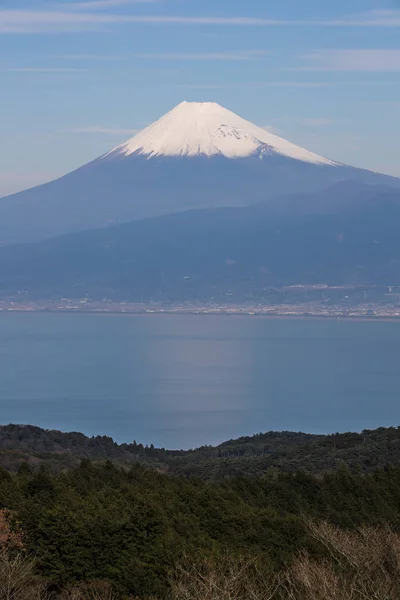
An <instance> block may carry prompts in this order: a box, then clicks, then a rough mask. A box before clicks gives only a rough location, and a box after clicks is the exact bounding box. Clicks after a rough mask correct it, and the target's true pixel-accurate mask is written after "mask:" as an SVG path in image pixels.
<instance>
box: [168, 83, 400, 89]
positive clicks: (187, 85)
mask: <svg viewBox="0 0 400 600" xmlns="http://www.w3.org/2000/svg"><path fill="white" fill-rule="evenodd" d="M243 85H245V86H246V88H250V87H251V88H268V87H276V88H299V89H301V88H305V89H307V88H310V89H313V88H334V87H338V86H392V85H397V83H396V82H395V81H267V82H265V81H246V82H245V83H243V82H239V81H237V82H225V83H180V84H178V87H180V88H187V89H194V90H202V89H204V90H213V89H215V90H218V89H225V88H237V87H242V86H243Z"/></svg>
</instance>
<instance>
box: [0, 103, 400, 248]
mask: <svg viewBox="0 0 400 600" xmlns="http://www.w3.org/2000/svg"><path fill="white" fill-rule="evenodd" d="M348 180H353V181H356V182H357V181H358V182H364V183H368V184H379V185H381V184H382V185H384V184H387V185H390V186H394V187H400V180H398V179H395V178H392V177H389V176H385V175H380V174H377V173H372V172H369V171H364V170H362V169H354V168H351V167H347V166H344V165H341V164H338V163H334V162H332V161H329V160H328V159H324V158H322V157H319V156H317V155H315V154H312V153H310V152H308V151H307V150H304V149H302V148H299V147H297V146H295V145H293V144H290V143H289V142H286V141H285V140H282V139H281V138H279V137H277V136H274V135H272V134H270V133H268V132H266V131H264V130H263V129H260V128H258V127H256V126H255V125H252V124H251V123H249V122H248V121H245V120H243V119H241V118H240V117H238V116H237V115H235V114H234V113H231V112H230V111H228V110H226V109H224V108H222V107H220V106H218V105H214V104H213V103H200V104H199V103H184V104H183V105H179V106H178V107H176V108H175V109H174V110H173V111H171V112H170V113H168V114H167V115H165V116H164V117H162V118H161V119H160V120H159V121H157V122H156V123H155V124H153V125H151V126H150V127H148V128H147V129H145V130H144V131H143V132H142V133H140V134H138V135H137V136H135V137H134V138H133V139H132V140H129V141H128V142H127V143H126V144H123V145H122V146H120V147H118V148H116V149H114V150H112V151H111V152H109V153H107V154H106V155H104V156H102V157H100V158H99V159H97V160H95V161H93V162H91V163H89V164H87V165H84V166H83V167H81V168H79V169H77V170H76V171H74V172H72V173H69V174H68V175H65V176H64V177H61V178H60V179H57V180H55V181H53V182H50V183H47V184H45V185H41V186H38V187H36V188H32V189H30V190H26V191H24V192H20V193H18V194H14V195H12V196H8V197H6V198H3V199H1V200H0V244H8V243H14V242H26V241H37V240H43V239H45V238H48V237H52V236H55V235H59V234H63V233H69V232H73V231H83V230H85V229H92V228H101V227H106V226H107V225H111V224H117V223H125V222H129V221H133V220H138V219H144V218H149V217H154V216H159V215H165V214H169V213H173V212H180V211H186V210H191V209H202V208H218V207H234V206H249V205H252V204H256V203H260V202H266V201H269V202H275V203H276V202H279V199H277V198H278V196H283V195H286V194H293V193H296V194H298V193H305V194H309V193H313V192H315V191H318V190H322V189H324V188H325V187H327V186H328V185H330V184H333V183H336V182H344V181H348ZM344 194H345V192H344Z"/></svg>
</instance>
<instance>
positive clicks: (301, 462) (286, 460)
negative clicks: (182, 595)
mask: <svg viewBox="0 0 400 600" xmlns="http://www.w3.org/2000/svg"><path fill="white" fill-rule="evenodd" d="M81 458H89V459H91V460H93V461H105V460H107V459H109V460H112V461H114V462H116V463H118V464H121V465H124V466H126V467H130V466H132V464H133V463H136V462H139V463H145V464H148V465H151V466H153V467H154V468H156V469H159V470H161V471H163V472H169V473H171V474H177V475H179V474H180V475H184V476H185V477H190V476H196V477H200V478H203V479H220V478H224V477H226V476H235V475H246V476H260V475H263V474H265V473H267V472H268V471H269V470H270V469H271V468H278V469H280V470H283V471H288V472H294V471H296V470H298V469H302V470H304V471H307V472H310V473H315V474H318V473H323V472H325V471H329V470H332V469H335V468H336V467H338V466H340V465H341V464H342V463H344V464H346V465H347V466H348V467H350V468H357V469H360V470H361V471H364V472H369V471H371V470H373V469H376V468H382V467H384V466H385V465H387V464H398V463H400V428H399V427H389V428H384V427H381V428H379V429H375V430H365V431H363V432H361V433H336V434H332V435H312V434H306V433H293V432H267V433H260V434H257V435H255V436H252V437H242V438H239V439H236V440H230V441H227V442H224V443H222V444H220V445H219V446H216V447H213V446H204V447H202V448H198V449H195V450H189V451H183V450H166V449H164V448H154V446H152V445H151V446H143V445H142V444H140V443H136V442H133V443H131V444H117V443H116V442H114V441H113V439H112V438H110V437H107V436H97V437H91V438H89V437H87V436H85V435H83V434H82V433H76V432H74V433H63V432H60V431H49V430H44V429H41V428H39V427H34V426H31V425H26V426H23V425H6V426H2V427H0V465H2V466H3V467H4V468H6V469H8V470H11V471H17V470H18V468H19V466H20V465H21V463H24V462H27V463H29V464H30V465H31V466H33V467H37V466H38V465H46V466H48V467H49V468H50V469H51V470H53V471H57V472H60V471H62V470H64V469H65V468H70V467H74V466H76V465H77V464H78V463H79V460H80V459H81Z"/></svg>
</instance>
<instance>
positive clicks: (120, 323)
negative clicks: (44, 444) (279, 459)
mask: <svg viewBox="0 0 400 600" xmlns="http://www.w3.org/2000/svg"><path fill="white" fill-rule="evenodd" d="M10 422H12V423H25V424H27V423H29V424H34V425H39V426H41V427H45V428H50V429H60V430H63V431H81V432H83V433H86V434H88V435H98V434H100V435H109V436H112V437H113V438H114V439H115V440H117V441H118V442H129V441H132V440H134V439H135V440H136V441H137V442H142V443H145V444H146V443H147V444H150V443H153V444H154V445H155V446H158V447H167V448H189V447H196V446H199V445H202V444H216V443H218V442H221V441H224V440H227V439H230V438H234V437H239V436H242V435H252V434H254V433H258V432H261V431H262V432H264V431H269V430H291V431H300V430H301V431H306V432H318V433H321V432H323V433H328V432H336V431H349V430H352V431H360V430H362V429H364V428H374V427H378V426H389V425H394V426H397V425H400V321H379V320H370V321H364V320H341V319H311V318H310V319H308V318H307V319H291V318H260V317H252V316H249V317H245V316H237V317H236V316H225V315H166V314H152V315H149V316H136V315H122V316H121V315H116V316H114V315H105V314H82V313H80V314H65V313H10V312H4V313H0V423H1V424H7V423H10Z"/></svg>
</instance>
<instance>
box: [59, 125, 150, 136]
mask: <svg viewBox="0 0 400 600" xmlns="http://www.w3.org/2000/svg"><path fill="white" fill-rule="evenodd" d="M139 131H140V129H114V128H112V127H102V126H101V125H95V126H94V127H77V128H74V129H66V130H64V132H63V133H89V134H105V135H134V134H135V133H139Z"/></svg>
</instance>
